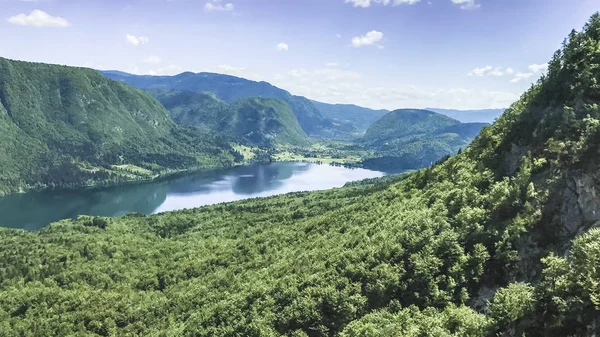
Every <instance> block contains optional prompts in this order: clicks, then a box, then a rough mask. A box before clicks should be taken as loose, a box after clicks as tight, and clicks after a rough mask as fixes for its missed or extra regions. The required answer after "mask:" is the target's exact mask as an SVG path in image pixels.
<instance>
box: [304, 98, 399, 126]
mask: <svg viewBox="0 0 600 337" xmlns="http://www.w3.org/2000/svg"><path fill="white" fill-rule="evenodd" d="M312 103H313V104H314V105H315V107H316V108H317V109H318V110H319V111H320V112H321V114H322V115H323V116H324V117H325V118H328V119H331V120H332V121H333V122H335V123H339V124H349V125H351V126H353V127H354V128H356V129H357V130H358V131H363V132H364V131H365V130H367V128H369V126H371V124H373V123H375V122H376V121H377V120H378V119H380V118H381V117H383V116H384V115H386V114H387V113H389V111H388V110H373V109H369V108H363V107H361V106H357V105H353V104H328V103H322V102H317V101H312Z"/></svg>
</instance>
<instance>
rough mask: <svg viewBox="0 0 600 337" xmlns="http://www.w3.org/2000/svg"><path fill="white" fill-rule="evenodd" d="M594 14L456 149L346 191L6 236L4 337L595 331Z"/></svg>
mask: <svg viewBox="0 0 600 337" xmlns="http://www.w3.org/2000/svg"><path fill="white" fill-rule="evenodd" d="M599 46H600V15H599V14H594V15H593V16H592V18H591V19H590V21H589V23H588V24H587V25H586V26H585V27H584V29H583V31H581V32H572V33H571V34H570V35H569V37H568V39H567V40H566V41H565V43H564V45H563V47H562V48H561V49H560V50H559V51H557V52H556V54H555V55H554V57H553V58H552V60H551V62H550V64H549V70H548V74H547V75H546V76H543V77H542V78H541V79H540V80H539V82H538V83H537V84H535V85H533V86H532V87H531V88H530V89H529V90H528V91H527V92H526V93H524V94H523V96H522V97H521V99H520V100H519V101H517V102H515V103H514V104H513V105H512V106H511V107H510V108H509V109H508V110H507V111H506V112H505V113H504V114H503V115H502V117H500V118H499V119H498V120H497V121H496V122H495V123H494V124H493V125H492V126H490V127H486V128H484V129H483V131H482V132H481V134H480V135H479V136H478V137H477V138H476V140H475V141H474V142H473V144H472V145H471V146H469V147H468V148H467V149H466V150H465V151H463V152H462V153H460V154H459V155H457V156H455V157H452V158H448V159H446V160H443V161H440V162H439V163H437V164H436V165H434V166H432V167H430V168H427V169H423V170H420V171H417V172H415V173H412V174H409V175H404V176H400V177H394V178H393V179H390V178H388V179H385V180H382V181H368V182H365V183H364V184H353V186H348V187H346V188H342V189H337V190H331V191H324V192H313V193H295V194H289V195H282V196H277V197H272V198H267V199H256V200H247V201H242V202H236V203H231V204H222V205H216V206H211V207H204V208H199V209H195V210H186V211H179V212H172V213H166V214H162V215H155V216H150V217H142V216H138V215H135V214H131V215H128V216H125V217H121V218H86V217H82V218H80V219H78V220H76V221H62V222H60V223H56V224H53V225H51V226H50V227H49V228H47V229H45V230H42V231H40V232H23V231H15V230H1V231H0V331H2V332H3V334H4V335H6V336H54V335H91V336H109V335H120V336H134V335H156V336H280V335H284V336H347V337H350V336H484V335H488V336H498V335H500V336H583V335H590V336H593V335H597V334H598V333H599V330H600V300H599V299H600V287H599V285H598V280H599V279H600V273H599V270H600V269H599V268H598V266H599V265H600V230H598V229H590V228H591V227H595V226H596V225H597V224H598V221H600V210H598V205H599V203H598V198H597V196H598V195H600V190H599V189H600V186H598V183H597V181H598V179H599V177H598V164H599V162H598V160H599V159H598V158H599V156H598V149H599V145H600V108H599V107H598V102H600V86H598V83H597V82H598V79H599V78H600V50H599Z"/></svg>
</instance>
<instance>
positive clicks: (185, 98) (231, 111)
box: [149, 90, 307, 148]
mask: <svg viewBox="0 0 600 337" xmlns="http://www.w3.org/2000/svg"><path fill="white" fill-rule="evenodd" d="M149 93H150V94H151V95H153V96H154V97H156V99H158V101H159V102H160V103H162V104H163V105H164V106H165V108H167V110H169V112H170V113H171V117H172V118H173V120H174V121H175V122H176V123H177V124H179V125H181V126H194V127H202V128H207V129H211V130H218V132H220V133H222V134H223V135H224V136H227V137H232V138H234V139H236V140H237V141H239V142H240V143H241V144H244V145H251V146H259V147H269V148H273V147H276V146H277V145H296V146H301V145H305V144H306V142H307V136H306V133H304V131H303V130H302V127H301V126H300V124H299V123H298V120H297V119H296V116H295V115H294V113H293V112H292V110H291V109H290V107H289V106H288V104H287V103H286V102H284V101H282V100H280V99H273V98H261V97H253V98H242V99H238V100H237V101H235V102H233V103H231V104H227V103H225V102H224V101H221V100H220V99H218V98H217V97H216V96H215V94H213V93H209V92H207V93H194V92H190V91H168V90H151V91H149Z"/></svg>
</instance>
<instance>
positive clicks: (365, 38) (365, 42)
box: [352, 30, 383, 48]
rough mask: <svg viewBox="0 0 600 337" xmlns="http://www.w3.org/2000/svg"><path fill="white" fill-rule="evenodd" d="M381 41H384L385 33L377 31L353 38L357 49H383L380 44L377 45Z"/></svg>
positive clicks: (353, 44)
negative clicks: (371, 47)
mask: <svg viewBox="0 0 600 337" xmlns="http://www.w3.org/2000/svg"><path fill="white" fill-rule="evenodd" d="M381 39H383V33H382V32H378V31H376V30H372V31H370V32H368V33H366V34H365V35H361V36H356V37H353V38H352V46H354V47H355V48H358V47H362V46H371V45H376V46H378V47H381V46H379V45H378V44H376V43H377V42H379V41H381Z"/></svg>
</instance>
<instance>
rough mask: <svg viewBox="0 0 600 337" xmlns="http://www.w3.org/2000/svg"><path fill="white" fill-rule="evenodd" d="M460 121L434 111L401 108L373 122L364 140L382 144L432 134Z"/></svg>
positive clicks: (369, 142)
mask: <svg viewBox="0 0 600 337" xmlns="http://www.w3.org/2000/svg"><path fill="white" fill-rule="evenodd" d="M459 123H460V122H459V121H457V120H455V119H452V118H450V117H447V116H444V115H441V114H437V113H435V112H433V111H428V110H418V109H399V110H394V111H392V112H390V113H388V114H386V115H385V116H383V117H381V118H380V119H379V120H377V121H376V122H375V123H373V124H372V125H371V126H370V127H369V128H368V129H367V132H366V133H365V136H364V137H363V141H364V142H365V143H367V144H373V145H381V144H384V143H386V142H389V141H396V140H397V139H400V138H404V137H408V136H414V135H424V134H431V133H433V132H435V131H436V130H440V129H443V128H446V127H449V126H452V125H456V124H459Z"/></svg>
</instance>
